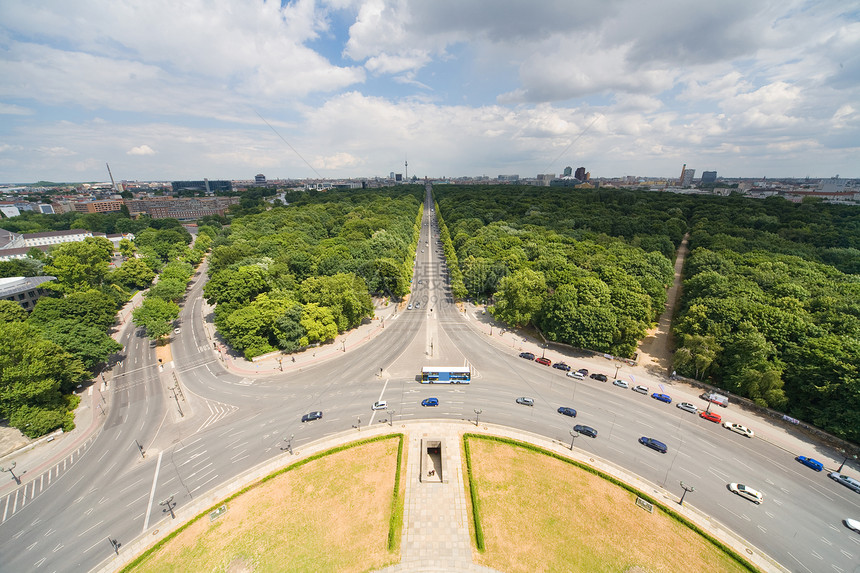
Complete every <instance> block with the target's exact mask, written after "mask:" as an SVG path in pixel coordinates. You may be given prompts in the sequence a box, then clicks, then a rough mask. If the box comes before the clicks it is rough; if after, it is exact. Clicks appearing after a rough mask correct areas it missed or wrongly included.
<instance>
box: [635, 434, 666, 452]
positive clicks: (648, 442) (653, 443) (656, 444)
mask: <svg viewBox="0 0 860 573" xmlns="http://www.w3.org/2000/svg"><path fill="white" fill-rule="evenodd" d="M639 443H640V444H642V445H643V446H648V447H649V448H651V449H652V450H657V451H658V452H660V453H661V454H665V453H666V452H668V451H669V448H668V447H667V446H666V444H664V443H663V442H661V441H660V440H655V439H654V438H648V437H645V436H642V437H641V438H639Z"/></svg>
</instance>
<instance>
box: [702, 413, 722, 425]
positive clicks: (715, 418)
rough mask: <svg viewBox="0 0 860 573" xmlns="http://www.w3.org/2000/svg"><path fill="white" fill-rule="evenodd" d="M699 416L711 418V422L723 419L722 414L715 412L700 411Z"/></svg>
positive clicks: (718, 421)
mask: <svg viewBox="0 0 860 573" xmlns="http://www.w3.org/2000/svg"><path fill="white" fill-rule="evenodd" d="M699 417H700V418H704V419H706V420H710V421H711V422H716V423H717V424H719V423H720V422H721V421H722V418H721V417H720V415H719V414H714V413H713V412H699Z"/></svg>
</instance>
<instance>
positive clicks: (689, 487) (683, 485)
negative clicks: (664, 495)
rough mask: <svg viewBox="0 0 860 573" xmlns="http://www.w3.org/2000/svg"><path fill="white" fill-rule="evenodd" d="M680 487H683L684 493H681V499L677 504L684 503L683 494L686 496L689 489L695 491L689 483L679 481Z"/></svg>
mask: <svg viewBox="0 0 860 573" xmlns="http://www.w3.org/2000/svg"><path fill="white" fill-rule="evenodd" d="M681 487H682V488H684V493H682V494H681V501H679V502H678V504H679V505H684V496H686V495H687V494H688V493H690V492H691V491H696V488H694V487H693V486H691V485H686V484H685V483H684V482H681Z"/></svg>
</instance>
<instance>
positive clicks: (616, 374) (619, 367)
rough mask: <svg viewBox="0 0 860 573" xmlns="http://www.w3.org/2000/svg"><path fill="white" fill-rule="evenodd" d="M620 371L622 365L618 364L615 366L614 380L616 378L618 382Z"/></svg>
mask: <svg viewBox="0 0 860 573" xmlns="http://www.w3.org/2000/svg"><path fill="white" fill-rule="evenodd" d="M619 370H621V365H620V364H616V365H615V376H613V378H615V379H616V380H618V371H619Z"/></svg>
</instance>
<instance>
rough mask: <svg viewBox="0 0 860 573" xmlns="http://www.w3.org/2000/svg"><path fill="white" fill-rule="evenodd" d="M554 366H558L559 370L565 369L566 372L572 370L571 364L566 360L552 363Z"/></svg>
mask: <svg viewBox="0 0 860 573" xmlns="http://www.w3.org/2000/svg"><path fill="white" fill-rule="evenodd" d="M552 367H553V368H558V369H559V370H564V371H565V372H570V366H568V365H567V364H565V363H564V362H556V363H555V364H553V365H552Z"/></svg>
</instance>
